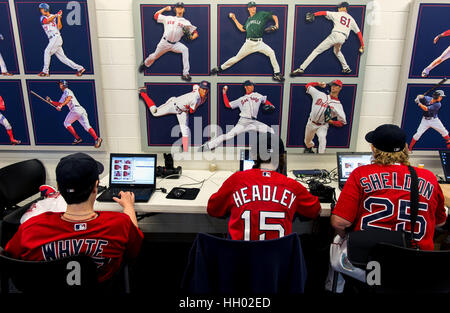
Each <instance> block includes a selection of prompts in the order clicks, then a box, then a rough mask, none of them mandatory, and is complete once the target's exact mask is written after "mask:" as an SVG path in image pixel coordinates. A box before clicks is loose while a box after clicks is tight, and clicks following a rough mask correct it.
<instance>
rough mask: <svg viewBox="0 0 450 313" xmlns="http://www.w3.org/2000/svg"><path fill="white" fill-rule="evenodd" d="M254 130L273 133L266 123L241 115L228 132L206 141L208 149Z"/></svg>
mask: <svg viewBox="0 0 450 313" xmlns="http://www.w3.org/2000/svg"><path fill="white" fill-rule="evenodd" d="M250 131H256V132H259V133H271V134H274V133H275V131H274V130H273V129H272V127H269V126H267V125H266V124H264V123H262V122H260V121H257V120H252V119H249V118H244V117H241V118H240V119H239V121H238V122H237V124H236V126H234V127H233V128H232V129H231V130H230V131H229V132H228V133H226V134H223V135H220V136H217V137H216V138H214V139H213V140H211V141H210V142H208V143H207V145H208V148H209V149H211V150H212V149H215V148H217V147H218V146H219V145H220V144H221V143H222V142H224V141H227V140H230V139H233V138H234V137H236V136H237V135H239V134H242V133H246V132H250Z"/></svg>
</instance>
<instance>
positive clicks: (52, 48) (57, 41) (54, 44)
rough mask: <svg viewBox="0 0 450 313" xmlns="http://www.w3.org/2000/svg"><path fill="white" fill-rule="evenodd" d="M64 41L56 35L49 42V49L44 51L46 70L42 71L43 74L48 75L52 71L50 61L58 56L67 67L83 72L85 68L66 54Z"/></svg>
mask: <svg viewBox="0 0 450 313" xmlns="http://www.w3.org/2000/svg"><path fill="white" fill-rule="evenodd" d="M62 45H63V40H62V37H61V36H60V35H55V36H53V37H52V38H50V40H49V41H48V45H47V48H45V51H44V68H43V69H42V72H44V73H48V72H49V70H50V61H51V57H52V55H56V57H57V58H58V59H59V60H60V61H61V62H62V63H64V64H65V65H67V66H68V67H70V68H72V69H74V70H77V71H81V70H82V69H83V67H82V66H81V65H79V64H77V63H75V62H74V61H72V60H71V59H69V58H68V57H67V56H66V54H65V53H64V50H63V48H62Z"/></svg>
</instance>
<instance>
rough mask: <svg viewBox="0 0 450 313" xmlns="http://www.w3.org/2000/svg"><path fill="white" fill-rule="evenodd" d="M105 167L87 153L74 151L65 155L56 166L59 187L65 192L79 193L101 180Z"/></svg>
mask: <svg viewBox="0 0 450 313" xmlns="http://www.w3.org/2000/svg"><path fill="white" fill-rule="evenodd" d="M103 170H104V167H103V165H102V164H101V163H100V162H97V161H96V160H94V159H93V158H92V157H91V156H89V155H87V154H86V153H81V152H78V153H74V154H70V155H68V156H65V157H63V158H62V159H61V160H60V161H59V163H58V165H57V167H56V181H57V183H58V188H59V190H60V191H62V192H64V193H74V194H75V193H79V192H82V191H86V190H87V189H88V188H92V185H93V184H94V183H95V182H96V181H97V180H99V175H100V174H101V173H103Z"/></svg>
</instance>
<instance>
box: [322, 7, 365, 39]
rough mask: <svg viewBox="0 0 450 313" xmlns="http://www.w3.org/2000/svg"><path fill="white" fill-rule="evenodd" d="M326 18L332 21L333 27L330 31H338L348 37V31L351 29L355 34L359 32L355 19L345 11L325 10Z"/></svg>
mask: <svg viewBox="0 0 450 313" xmlns="http://www.w3.org/2000/svg"><path fill="white" fill-rule="evenodd" d="M325 17H326V18H327V19H329V20H331V21H333V24H334V27H333V30H332V32H340V33H343V34H344V35H345V37H346V38H348V35H349V34H350V31H351V30H352V31H353V32H355V33H356V34H357V33H359V32H360V30H359V27H358V24H356V22H355V19H354V18H353V17H352V16H351V15H350V14H348V13H347V12H331V11H327V15H326V16H325Z"/></svg>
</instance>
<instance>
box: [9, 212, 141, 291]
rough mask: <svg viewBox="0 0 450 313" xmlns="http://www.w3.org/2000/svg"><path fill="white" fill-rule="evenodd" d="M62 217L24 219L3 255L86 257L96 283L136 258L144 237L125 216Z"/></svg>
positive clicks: (41, 258) (30, 258) (33, 258)
mask: <svg viewBox="0 0 450 313" xmlns="http://www.w3.org/2000/svg"><path fill="white" fill-rule="evenodd" d="M62 214H63V213H53V212H47V213H42V214H40V215H38V216H35V217H32V218H30V219H29V220H27V221H26V222H25V223H23V224H22V225H20V227H19V230H18V231H17V233H16V234H15V235H14V237H13V238H12V239H11V240H10V241H9V242H8V244H7V245H6V248H5V250H6V252H7V253H8V254H9V255H10V256H12V257H13V258H16V259H22V260H28V261H44V260H46V261H50V260H55V259H60V258H64V257H67V256H70V255H78V254H86V255H89V256H90V257H91V258H92V259H93V260H94V262H95V263H96V264H97V267H98V275H99V276H98V280H99V281H100V282H102V281H105V280H107V279H108V278H111V276H112V275H113V274H114V273H115V272H116V271H117V270H118V269H119V267H120V264H121V262H122V260H123V259H124V258H127V259H132V258H135V257H137V255H138V253H139V250H140V248H141V243H142V239H143V238H144V235H143V234H142V232H141V231H140V230H139V229H138V228H137V227H136V226H134V224H133V223H132V222H131V219H130V217H129V216H128V215H126V214H124V213H119V212H98V216H97V218H95V219H93V220H90V221H77V222H69V221H67V220H64V219H62Z"/></svg>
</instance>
